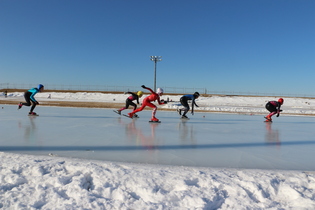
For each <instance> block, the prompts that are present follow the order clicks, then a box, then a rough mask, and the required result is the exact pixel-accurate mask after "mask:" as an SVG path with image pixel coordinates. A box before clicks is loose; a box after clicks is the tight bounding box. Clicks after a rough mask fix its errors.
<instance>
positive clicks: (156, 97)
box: [128, 85, 167, 122]
mask: <svg viewBox="0 0 315 210" xmlns="http://www.w3.org/2000/svg"><path fill="white" fill-rule="evenodd" d="M141 87H142V88H144V89H147V90H149V91H150V92H151V95H149V96H147V97H145V98H144V99H143V101H142V106H141V107H140V108H138V109H136V110H134V111H133V112H130V113H128V115H129V117H130V118H133V116H134V114H135V113H137V112H140V111H142V110H143V109H144V108H145V107H146V106H149V107H151V108H153V111H152V118H151V121H154V122H159V119H157V118H156V117H155V113H156V110H157V107H156V106H155V105H154V104H152V103H151V102H152V101H156V100H157V101H158V103H159V105H162V104H166V103H167V102H166V101H160V96H162V95H163V89H162V88H158V89H157V91H156V93H155V92H154V91H153V90H152V89H151V88H148V87H146V86H144V85H142V86H141Z"/></svg>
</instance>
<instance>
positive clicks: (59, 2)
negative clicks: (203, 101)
mask: <svg viewBox="0 0 315 210" xmlns="http://www.w3.org/2000/svg"><path fill="white" fill-rule="evenodd" d="M314 11H315V1H314V0H294V1H293V0H257V1H256V0H238V1H236V0H198V1H192V0H189V1H188V0H171V1H170V0H160V1H152V0H93V1H88V0H84V1H83V0H67V1H64V0H46V1H42V0H28V1H24V0H1V1H0V71H1V76H0V83H16V84H17V83H22V84H38V83H43V84H47V85H49V84H63V85H68V84H69V85H117V86H141V85H142V84H145V85H147V86H149V87H153V81H154V79H153V78H154V63H153V62H152V61H150V56H151V55H157V56H162V59H163V60H162V61H161V62H159V63H158V64H157V86H163V87H194V88H207V89H208V90H209V92H211V90H214V91H243V92H248V91H249V92H259V93H264V92H267V93H286V94H296V93H300V94H312V95H314V90H315V82H314V78H315V12H314Z"/></svg>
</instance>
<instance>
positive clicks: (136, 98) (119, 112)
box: [115, 91, 143, 117]
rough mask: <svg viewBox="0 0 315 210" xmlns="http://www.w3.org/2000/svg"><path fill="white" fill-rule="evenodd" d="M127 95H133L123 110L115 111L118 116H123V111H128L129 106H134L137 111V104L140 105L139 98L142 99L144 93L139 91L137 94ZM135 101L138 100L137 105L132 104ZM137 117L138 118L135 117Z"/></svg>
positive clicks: (127, 100)
mask: <svg viewBox="0 0 315 210" xmlns="http://www.w3.org/2000/svg"><path fill="white" fill-rule="evenodd" d="M125 94H131V95H130V96H129V97H128V98H127V99H126V105H125V106H124V107H123V108H121V109H119V110H117V111H115V112H116V113H117V114H121V111H123V110H125V109H128V107H129V106H133V111H134V110H136V109H137V104H139V98H141V97H142V95H143V92H142V91H138V92H137V94H135V93H132V92H125ZM134 100H137V104H135V103H134V102H132V101H134ZM135 117H137V116H136V115H135Z"/></svg>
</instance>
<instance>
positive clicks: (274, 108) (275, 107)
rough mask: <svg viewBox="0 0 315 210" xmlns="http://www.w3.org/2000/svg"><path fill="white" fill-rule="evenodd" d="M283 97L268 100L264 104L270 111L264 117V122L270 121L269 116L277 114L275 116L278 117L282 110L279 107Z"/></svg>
mask: <svg viewBox="0 0 315 210" xmlns="http://www.w3.org/2000/svg"><path fill="white" fill-rule="evenodd" d="M283 101H284V100H283V98H279V99H278V101H269V102H268V103H267V104H266V109H267V110H268V111H269V112H270V114H268V115H267V116H266V117H265V118H266V121H265V122H272V119H271V117H272V116H273V115H275V114H277V117H279V115H280V112H282V110H281V109H280V107H281V105H282V104H283Z"/></svg>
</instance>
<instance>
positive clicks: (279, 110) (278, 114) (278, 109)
mask: <svg viewBox="0 0 315 210" xmlns="http://www.w3.org/2000/svg"><path fill="white" fill-rule="evenodd" d="M280 107H281V104H279V105H278V107H277V117H279V116H280V112H282V110H281V109H280Z"/></svg>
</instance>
